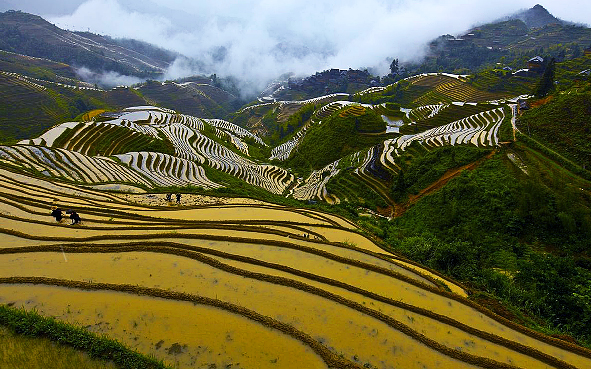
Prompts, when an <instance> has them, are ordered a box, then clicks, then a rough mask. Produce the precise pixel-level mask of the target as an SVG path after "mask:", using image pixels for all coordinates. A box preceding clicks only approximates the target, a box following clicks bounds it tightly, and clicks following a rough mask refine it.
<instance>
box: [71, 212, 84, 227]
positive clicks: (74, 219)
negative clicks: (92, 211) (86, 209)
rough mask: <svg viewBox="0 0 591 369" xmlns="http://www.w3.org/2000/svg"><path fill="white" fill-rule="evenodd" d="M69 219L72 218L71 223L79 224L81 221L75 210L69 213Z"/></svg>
mask: <svg viewBox="0 0 591 369" xmlns="http://www.w3.org/2000/svg"><path fill="white" fill-rule="evenodd" d="M70 219H72V224H79V223H80V222H81V221H82V219H80V215H78V213H76V212H75V211H72V212H71V213H70Z"/></svg>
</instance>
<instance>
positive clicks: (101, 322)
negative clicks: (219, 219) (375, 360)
mask: <svg viewBox="0 0 591 369" xmlns="http://www.w3.org/2000/svg"><path fill="white" fill-rule="evenodd" d="M0 297H2V300H0V302H2V303H7V302H15V306H25V307H26V308H27V309H33V308H35V309H37V311H39V313H41V314H43V315H52V316H56V317H57V318H58V319H60V320H65V321H67V322H70V323H75V324H79V325H81V326H83V327H87V328H88V329H90V330H91V331H93V332H96V333H99V334H107V335H108V336H110V337H112V338H115V339H118V340H120V341H121V342H123V343H124V344H126V345H127V346H130V347H131V348H133V349H137V350H138V351H140V352H142V353H144V354H152V355H154V356H156V357H157V358H158V359H163V360H165V361H166V362H167V363H169V364H172V365H174V366H175V367H179V368H195V367H199V368H201V367H210V365H214V364H215V365H216V366H214V367H218V368H226V367H231V368H278V367H280V368H294V369H295V368H326V364H325V363H324V362H323V361H322V360H321V358H320V357H318V356H317V355H316V354H315V353H314V352H313V351H312V350H311V349H310V348H309V347H307V346H305V345H303V344H302V343H300V341H297V340H295V339H293V338H291V337H290V336H287V335H285V334H282V333H280V332H277V331H275V330H272V329H269V328H266V327H264V326H262V325H260V324H258V323H256V322H254V321H252V320H250V319H247V318H244V317H242V316H239V315H236V314H232V313H229V312H226V311H224V310H220V309H216V308H213V307H209V306H205V305H193V304H192V303H188V302H178V301H170V300H164V299H159V298H150V297H143V296H136V295H130V294H124V293H119V292H108V291H104V292H103V291H92V292H89V291H79V290H73V289H67V288H63V287H47V286H32V285H0ZM230 364H232V365H230Z"/></svg>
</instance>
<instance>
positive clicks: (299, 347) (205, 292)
mask: <svg viewBox="0 0 591 369" xmlns="http://www.w3.org/2000/svg"><path fill="white" fill-rule="evenodd" d="M0 179H1V181H0V303H6V304H7V303H10V304H14V305H15V306H23V307H25V308H26V309H36V310H38V311H39V312H40V313H41V314H43V315H51V316H55V317H57V318H58V319H61V320H64V321H67V322H71V323H75V324H79V325H82V326H84V327H86V328H87V329H89V330H91V331H93V332H97V333H101V334H102V333H104V334H107V335H108V336H110V337H113V338H116V339H118V340H120V341H121V342H123V343H124V344H126V345H128V346H130V347H132V348H134V349H137V350H139V351H140V352H142V353H145V354H152V355H154V356H156V357H157V358H159V359H163V360H164V361H165V362H167V363H169V364H171V365H173V366H176V367H179V368H193V367H198V368H199V367H217V368H225V367H231V368H291V367H293V368H327V367H336V368H339V367H343V368H345V367H346V368H363V367H366V368H468V367H485V368H503V367H504V368H572V367H577V368H587V367H591V353H590V352H588V351H587V350H584V349H581V348H578V347H575V346H571V345H570V344H568V343H564V342H562V341H558V340H556V339H553V338H550V337H547V336H544V335H541V334H538V333H534V332H531V331H529V330H528V329H525V328H523V327H519V326H517V325H515V324H514V323H511V322H508V321H506V320H504V319H503V318H501V317H498V316H496V315H494V314H493V313H491V312H490V311H488V310H486V308H485V307H480V306H478V305H476V304H474V303H472V302H470V301H469V300H467V299H466V298H465V297H466V291H464V289H463V288H462V286H461V285H459V284H457V283H455V282H453V281H450V280H448V279H446V278H444V277H442V276H441V275H439V274H438V273H436V272H434V271H431V270H428V269H425V268H423V267H421V266H419V265H416V264H414V263H412V262H410V261H407V260H405V259H403V258H400V257H399V256H397V255H392V254H389V253H388V252H386V251H384V250H382V249H381V248H380V247H379V246H378V245H377V244H376V243H374V242H373V241H372V240H371V239H369V238H367V237H365V236H364V235H362V233H361V232H359V231H358V230H357V229H356V228H355V226H354V224H352V223H350V222H349V221H347V220H345V219H341V218H340V217H338V216H335V215H330V214H324V213H321V212H318V211H311V210H304V209H290V208H285V207H281V206H277V205H273V204H267V203H262V202H257V201H248V200H247V199H226V200H220V201H216V200H215V199H211V198H209V199H207V198H205V197H192V196H188V195H187V196H186V197H185V199H184V202H182V203H181V204H180V205H178V206H177V205H170V204H168V203H167V202H165V201H161V199H160V198H157V197H156V198H154V197H148V196H149V194H113V193H110V192H106V191H101V190H104V189H113V188H115V187H117V186H115V187H113V186H110V187H105V188H99V189H92V188H88V187H86V188H84V187H80V188H79V187H77V186H75V185H66V184H61V183H56V182H50V181H47V180H44V179H39V178H33V177H29V176H26V175H23V174H15V173H11V172H10V171H8V170H4V169H0ZM117 188H119V189H122V188H125V187H124V186H123V187H117ZM160 196H162V195H160ZM55 206H58V207H60V208H62V209H64V210H67V209H73V210H76V211H77V212H78V213H80V215H81V217H82V219H83V221H82V224H80V225H75V226H72V225H70V220H69V219H68V218H66V219H65V220H62V221H61V222H56V221H55V219H53V218H52V217H51V216H50V214H49V213H50V211H51V209H52V207H55ZM444 286H445V287H444ZM449 291H451V292H449Z"/></svg>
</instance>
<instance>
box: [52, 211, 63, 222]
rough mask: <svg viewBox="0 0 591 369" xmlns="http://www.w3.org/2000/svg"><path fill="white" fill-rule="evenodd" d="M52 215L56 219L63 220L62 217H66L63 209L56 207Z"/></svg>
mask: <svg viewBox="0 0 591 369" xmlns="http://www.w3.org/2000/svg"><path fill="white" fill-rule="evenodd" d="M51 216H52V217H54V218H55V220H56V221H58V222H59V221H61V220H62V218H63V217H64V216H63V214H62V209H60V208H55V209H53V210H52V211H51Z"/></svg>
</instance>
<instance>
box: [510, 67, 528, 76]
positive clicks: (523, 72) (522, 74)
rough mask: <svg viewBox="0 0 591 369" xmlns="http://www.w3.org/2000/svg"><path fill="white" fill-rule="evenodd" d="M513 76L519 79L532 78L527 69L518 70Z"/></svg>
mask: <svg viewBox="0 0 591 369" xmlns="http://www.w3.org/2000/svg"><path fill="white" fill-rule="evenodd" d="M513 75H514V76H517V77H529V76H530V71H529V69H527V68H525V69H520V70H518V71H516V72H513Z"/></svg>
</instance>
